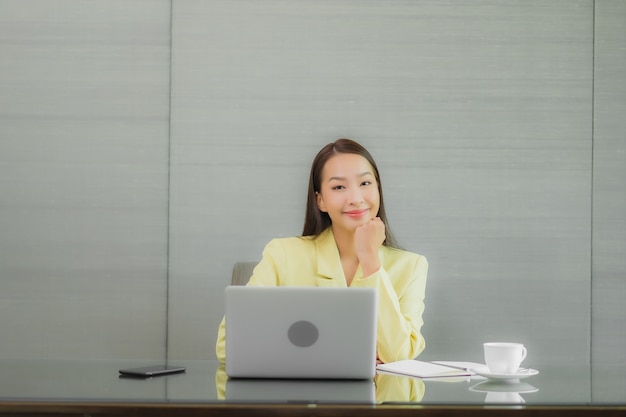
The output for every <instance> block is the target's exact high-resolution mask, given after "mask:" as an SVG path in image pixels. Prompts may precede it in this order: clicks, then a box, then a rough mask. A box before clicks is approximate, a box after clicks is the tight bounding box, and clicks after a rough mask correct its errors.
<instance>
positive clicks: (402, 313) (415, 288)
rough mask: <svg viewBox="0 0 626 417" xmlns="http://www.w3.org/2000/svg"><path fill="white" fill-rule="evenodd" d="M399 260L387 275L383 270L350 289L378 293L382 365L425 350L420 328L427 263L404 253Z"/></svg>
mask: <svg viewBox="0 0 626 417" xmlns="http://www.w3.org/2000/svg"><path fill="white" fill-rule="evenodd" d="M398 255H400V254H398ZM405 256H406V257H407V258H405V259H403V261H404V262H402V261H401V260H400V259H401V258H404V257H405ZM399 258H400V259H397V262H394V265H393V266H391V267H390V271H389V272H388V271H387V270H385V268H384V266H383V267H381V268H379V269H378V271H376V272H375V273H374V274H372V275H370V276H367V277H364V278H362V279H359V280H355V281H354V282H353V285H352V286H358V287H374V288H377V289H378V326H377V333H378V335H377V339H378V343H377V351H378V358H379V359H380V361H382V362H385V363H386V362H394V361H399V360H404V359H413V358H415V357H416V356H418V355H419V354H420V353H421V352H422V351H423V350H424V347H425V346H426V343H425V340H424V337H423V336H422V334H421V332H420V330H421V327H422V325H423V324H424V322H423V319H422V314H423V313H424V297H425V292H426V277H427V274H428V261H427V260H426V258H425V257H423V256H420V255H415V254H411V253H407V252H404V253H403V254H402V255H400V257H399ZM390 274H392V276H390Z"/></svg>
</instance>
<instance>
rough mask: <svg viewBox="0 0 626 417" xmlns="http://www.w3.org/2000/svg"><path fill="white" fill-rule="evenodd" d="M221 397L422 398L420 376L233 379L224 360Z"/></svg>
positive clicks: (314, 399)
mask: <svg viewBox="0 0 626 417" xmlns="http://www.w3.org/2000/svg"><path fill="white" fill-rule="evenodd" d="M215 386H216V389H217V398H218V399H221V400H226V401H236V402H241V401H244V402H259V401H260V402H310V403H335V404H337V403H348V404H350V403H352V404H356V403H360V404H375V403H379V404H380V403H390V402H412V403H413V402H420V401H421V400H422V398H423V397H424V392H425V385H424V382H423V381H422V380H421V379H419V378H407V377H398V376H397V375H390V374H377V375H376V377H375V378H374V379H373V380H281V379H239V378H237V379H229V378H228V376H227V375H226V369H225V366H224V364H220V366H219V367H218V368H217V371H216V375H215Z"/></svg>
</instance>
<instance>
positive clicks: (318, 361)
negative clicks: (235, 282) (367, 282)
mask: <svg viewBox="0 0 626 417" xmlns="http://www.w3.org/2000/svg"><path fill="white" fill-rule="evenodd" d="M377 303H378V296H377V293H376V290H375V289H374V288H338V287H337V288H331V287H259V286H229V287H227V288H226V290H225V308H226V313H225V317H226V374H227V375H228V376H229V377H230V378H287V379H368V378H373V377H374V375H375V373H376V314H377V313H376V312H377Z"/></svg>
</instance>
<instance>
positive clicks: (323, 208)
mask: <svg viewBox="0 0 626 417" xmlns="http://www.w3.org/2000/svg"><path fill="white" fill-rule="evenodd" d="M315 199H316V200H317V208H318V209H320V211H321V212H324V213H326V211H327V210H326V205H325V204H324V199H323V198H322V195H321V194H320V193H319V192H317V191H316V192H315Z"/></svg>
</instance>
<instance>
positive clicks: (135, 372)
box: [120, 365, 186, 378]
mask: <svg viewBox="0 0 626 417" xmlns="http://www.w3.org/2000/svg"><path fill="white" fill-rule="evenodd" d="M185 370H186V368H185V367H184V366H172V365H154V366H143V367H141V368H127V369H120V374H121V375H122V376H129V377H135V378H149V377H153V376H161V375H170V374H179V373H182V372H185Z"/></svg>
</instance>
